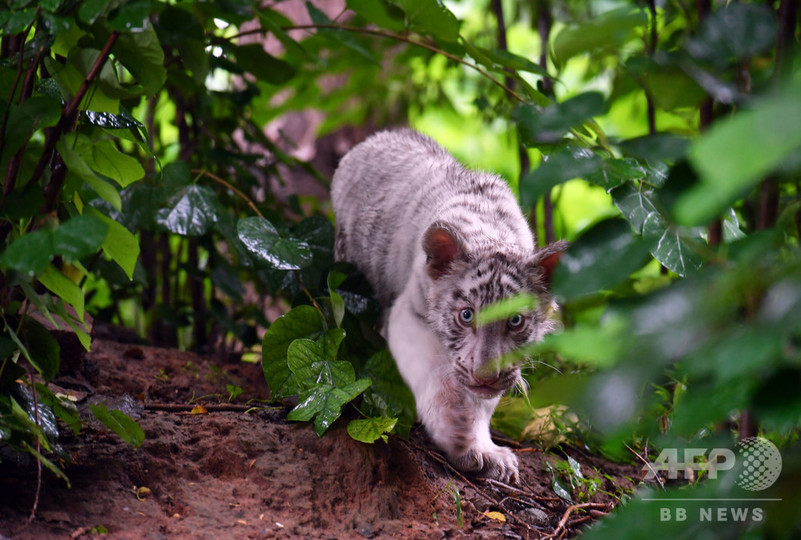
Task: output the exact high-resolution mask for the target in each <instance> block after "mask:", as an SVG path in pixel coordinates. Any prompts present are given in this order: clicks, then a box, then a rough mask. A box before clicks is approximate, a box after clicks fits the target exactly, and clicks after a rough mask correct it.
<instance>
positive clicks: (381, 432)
mask: <svg viewBox="0 0 801 540" xmlns="http://www.w3.org/2000/svg"><path fill="white" fill-rule="evenodd" d="M397 422H398V419H397V418H383V417H379V418H364V419H362V420H351V422H350V423H349V424H348V435H350V436H351V437H352V438H353V439H356V440H357V441H359V442H363V443H367V444H372V443H374V442H376V441H377V440H378V439H383V441H384V442H387V441H388V438H387V434H389V433H392V430H393V429H395V424H396V423H397Z"/></svg>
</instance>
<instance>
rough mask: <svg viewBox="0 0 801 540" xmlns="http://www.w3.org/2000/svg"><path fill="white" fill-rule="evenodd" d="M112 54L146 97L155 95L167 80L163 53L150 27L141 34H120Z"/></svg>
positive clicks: (154, 32)
mask: <svg viewBox="0 0 801 540" xmlns="http://www.w3.org/2000/svg"><path fill="white" fill-rule="evenodd" d="M112 52H113V53H114V56H115V57H116V58H117V59H118V60H119V61H120V62H122V65H124V66H125V68H126V69H127V70H128V71H130V72H131V73H132V74H133V76H134V78H135V79H136V82H138V83H139V84H141V85H142V86H143V87H144V89H145V92H146V93H147V95H149V96H152V95H155V94H156V93H157V92H158V91H159V90H161V87H162V86H164V82H165V81H166V80H167V70H166V69H165V68H164V51H163V49H162V48H161V44H160V43H159V38H158V36H157V35H156V31H155V30H154V29H153V27H152V26H151V25H148V26H146V27H145V28H143V29H142V31H141V32H136V33H125V34H121V35H120V37H119V38H118V39H117V42H116V43H115V44H114V48H113V49H112Z"/></svg>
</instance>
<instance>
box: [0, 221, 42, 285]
mask: <svg viewBox="0 0 801 540" xmlns="http://www.w3.org/2000/svg"><path fill="white" fill-rule="evenodd" d="M54 254H55V242H54V240H53V232H52V231H51V230H49V229H40V230H38V231H32V232H29V233H27V234H24V235H22V236H20V237H19V238H17V239H16V240H15V241H14V242H13V243H12V244H11V245H10V246H8V247H7V248H6V250H5V251H3V255H2V256H0V263H2V264H3V265H4V266H6V267H7V268H11V269H14V270H16V271H18V272H23V273H30V274H38V273H40V272H41V271H43V270H44V269H45V268H46V267H47V265H48V264H49V263H50V258H51V257H52V256H53V255H54Z"/></svg>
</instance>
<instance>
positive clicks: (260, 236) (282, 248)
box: [236, 217, 312, 270]
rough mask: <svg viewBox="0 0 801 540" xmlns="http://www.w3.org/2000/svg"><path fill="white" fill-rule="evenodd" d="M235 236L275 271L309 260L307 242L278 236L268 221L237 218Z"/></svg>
mask: <svg viewBox="0 0 801 540" xmlns="http://www.w3.org/2000/svg"><path fill="white" fill-rule="evenodd" d="M236 229H237V233H238V235H239V239H240V240H241V241H242V243H243V244H245V246H246V247H247V248H248V251H249V253H250V254H251V255H252V256H253V258H254V259H255V260H256V261H257V262H258V263H260V264H262V265H264V266H267V267H269V268H275V269H277V270H300V269H301V268H304V267H306V266H308V265H309V264H310V263H311V261H312V252H311V248H310V247H309V245H308V244H307V243H306V242H304V241H302V240H297V239H295V238H291V237H284V236H281V235H280V234H279V233H278V231H277V230H276V228H275V227H274V226H273V224H272V223H270V222H269V221H267V220H266V219H264V218H260V217H247V218H244V219H240V220H239V221H238V222H237V224H236Z"/></svg>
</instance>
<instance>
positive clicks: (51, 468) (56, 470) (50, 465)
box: [21, 441, 71, 487]
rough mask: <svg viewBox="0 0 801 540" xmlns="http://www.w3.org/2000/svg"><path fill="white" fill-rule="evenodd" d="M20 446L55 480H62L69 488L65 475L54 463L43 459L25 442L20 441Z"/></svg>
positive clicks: (68, 481)
mask: <svg viewBox="0 0 801 540" xmlns="http://www.w3.org/2000/svg"><path fill="white" fill-rule="evenodd" d="M21 446H22V448H24V449H25V451H26V452H28V453H29V454H31V455H32V456H34V457H35V458H36V460H37V461H39V463H41V464H42V465H44V466H45V467H46V468H47V469H48V470H49V471H50V472H51V473H53V474H54V475H55V476H56V477H57V478H61V479H62V480H64V482H66V483H67V487H71V486H70V480H69V478H67V475H65V474H64V471H62V470H61V469H59V468H58V466H57V465H56V464H55V463H53V462H52V461H50V460H49V459H47V458H46V457H44V456H43V455H42V453H41V452H39V451H38V450H37V449H36V448H34V447H33V446H31V445H30V444H28V442H27V441H22V443H21Z"/></svg>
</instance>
